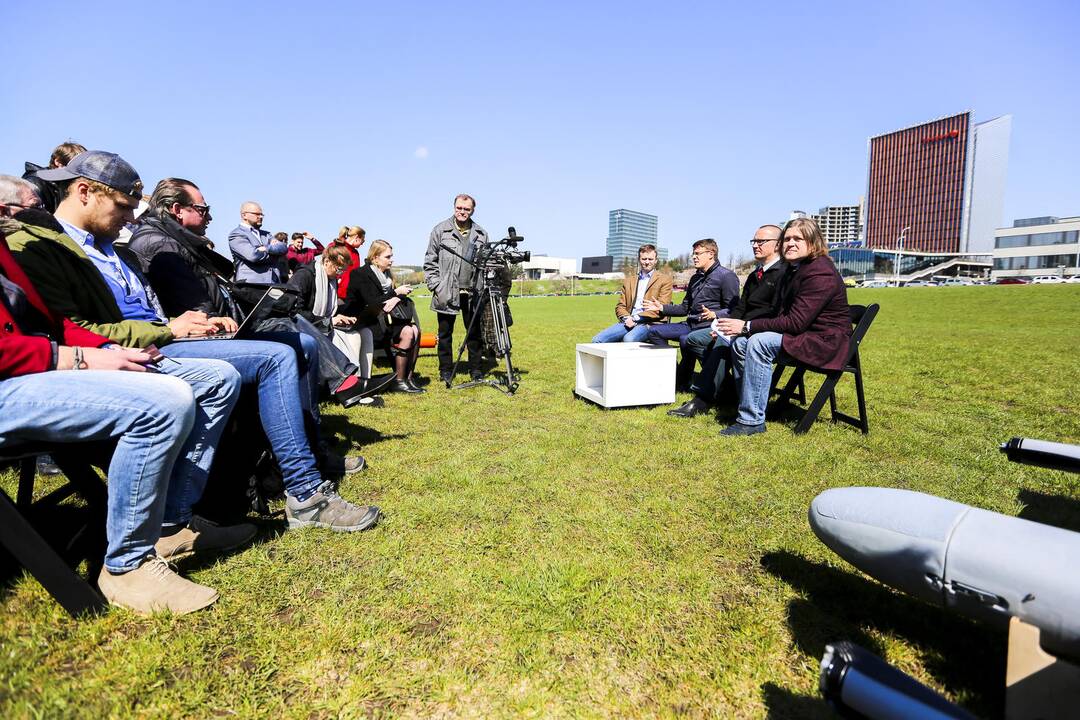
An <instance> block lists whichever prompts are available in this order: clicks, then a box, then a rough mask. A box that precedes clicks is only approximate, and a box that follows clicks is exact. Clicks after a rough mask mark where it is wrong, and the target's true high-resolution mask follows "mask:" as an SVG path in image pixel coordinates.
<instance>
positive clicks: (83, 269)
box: [8, 151, 380, 532]
mask: <svg viewBox="0 0 1080 720" xmlns="http://www.w3.org/2000/svg"><path fill="white" fill-rule="evenodd" d="M42 173H49V174H48V175H46V178H45V179H47V180H54V181H63V182H64V184H65V186H64V187H63V192H64V194H63V200H62V201H61V202H60V205H59V207H58V208H57V210H56V219H57V220H58V221H59V222H60V223H61V225H63V226H64V228H65V229H66V230H67V231H68V232H69V233H72V234H73V235H74V236H75V237H76V238H78V239H77V240H76V239H73V237H72V236H69V235H67V234H64V233H58V232H56V231H53V230H49V229H47V228H41V227H36V226H32V225H25V224H23V225H22V227H21V229H20V230H19V231H18V232H15V233H13V234H12V235H10V236H9V238H8V240H9V243H10V245H11V248H12V250H13V251H14V252H15V255H16V259H17V260H18V262H19V263H20V264H21V265H22V267H23V269H24V270H25V271H26V273H27V275H29V276H31V278H32V279H33V280H34V283H35V284H36V285H37V286H38V289H39V290H40V292H41V294H42V297H43V298H44V299H45V302H46V303H47V304H48V305H49V307H51V308H52V309H53V310H54V311H56V312H58V313H62V314H64V315H66V316H67V317H70V318H71V319H72V320H74V321H75V322H76V323H78V324H80V325H82V326H83V327H86V328H87V329H90V330H93V331H94V332H98V333H100V334H102V335H104V336H105V337H107V338H109V339H110V340H112V341H113V342H115V343H118V344H120V345H125V346H134V347H149V346H161V353H162V354H163V355H165V356H167V357H170V358H182V357H186V358H213V359H219V360H224V361H225V362H227V363H229V364H230V365H232V366H233V367H234V368H235V369H236V370H237V371H238V372H239V373H240V377H241V380H242V382H244V383H245V384H252V383H253V384H255V385H256V387H257V389H258V399H259V415H260V419H261V420H262V425H263V429H264V430H265V432H266V436H267V439H268V440H269V442H270V447H271V450H272V451H273V453H274V457H275V458H276V459H277V461H278V464H279V466H280V468H281V471H282V475H283V480H284V483H285V493H286V496H287V497H286V510H285V513H286V517H287V518H288V520H289V526H290V527H306V526H310V525H318V526H322V527H331V528H333V529H335V530H343V531H350V532H351V531H358V530H364V529H366V528H369V527H371V526H373V525H374V524H375V523H376V521H377V520H378V518H379V514H380V513H379V509H378V508H377V507H375V506H360V507H358V506H356V505H353V504H351V503H349V502H347V501H346V500H344V499H343V498H341V496H339V495H338V494H337V492H336V490H335V484H334V482H333V481H332V480H329V479H326V480H324V479H323V477H322V475H321V473H320V471H319V469H318V467H317V465H316V460H315V456H314V454H313V453H312V449H311V442H310V440H309V438H308V436H307V433H306V429H305V426H304V415H303V405H302V401H301V397H300V394H301V388H300V379H299V375H298V369H297V358H296V353H295V352H294V351H293V350H292V349H290V348H289V347H288V346H286V345H283V344H281V343H277V342H265V341H254V340H203V341H199V342H172V341H173V339H174V338H184V337H189V336H197V335H200V334H206V333H207V332H210V331H213V330H215V329H216V328H218V327H221V326H223V325H224V324H225V321H224V319H223V318H210V317H207V316H206V315H205V314H204V313H199V312H187V313H184V314H183V315H181V316H180V317H178V318H175V319H173V320H172V321H169V322H168V323H166V321H165V319H164V318H163V316H162V314H161V313H160V311H158V310H157V309H156V308H155V307H154V303H152V302H151V297H150V295H148V293H147V291H146V288H145V287H144V286H143V283H142V281H141V280H140V278H139V276H138V275H137V274H136V273H135V272H133V271H132V270H131V268H129V267H128V266H126V265H125V264H124V263H123V262H122V261H121V260H120V258H118V257H117V256H116V253H115V252H113V251H112V247H111V240H112V235H113V234H114V233H115V232H116V231H117V230H118V229H119V228H120V227H122V226H123V225H124V223H125V222H129V221H130V220H131V215H132V212H133V210H134V208H135V206H136V205H137V202H138V201H137V200H136V197H137V196H138V189H139V188H141V182H139V179H138V177H139V176H138V174H137V173H136V172H135V169H134V168H132V167H131V166H130V165H129V164H127V163H126V162H125V161H124V160H123V159H122V158H120V157H119V156H117V155H113V154H111V153H103V152H97V151H91V152H87V153H83V154H81V155H79V156H78V157H76V158H75V159H74V160H72V161H71V163H69V164H68V165H67V167H66V168H63V169H59V170H53V171H42ZM121 307H123V309H121ZM159 369H160V370H161V372H165V373H172V372H173V371H174V370H173V363H162V364H161V366H160V368H159ZM324 464H325V466H326V469H327V471H329V472H340V471H341V470H348V469H349V468H348V465H347V464H346V462H345V461H343V459H342V458H340V457H338V458H334V457H333V456H325V458H324ZM362 466H363V463H362V461H359V462H358V463H357V464H356V467H357V469H359V468H360V467H362Z"/></svg>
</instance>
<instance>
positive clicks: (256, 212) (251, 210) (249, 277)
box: [229, 201, 289, 285]
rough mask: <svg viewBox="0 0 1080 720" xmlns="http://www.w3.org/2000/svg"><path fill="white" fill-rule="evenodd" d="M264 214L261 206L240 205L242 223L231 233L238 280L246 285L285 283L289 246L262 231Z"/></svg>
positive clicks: (230, 244)
mask: <svg viewBox="0 0 1080 720" xmlns="http://www.w3.org/2000/svg"><path fill="white" fill-rule="evenodd" d="M262 224H263V211H262V207H260V206H259V203H255V202H250V201H248V202H245V203H244V204H243V205H241V206H240V224H239V225H238V226H237V227H236V228H235V229H234V230H233V231H232V232H231V233H229V249H230V250H232V255H233V263H234V264H235V265H236V279H237V280H240V281H243V282H250V283H263V284H265V285H269V284H272V283H279V282H284V280H283V279H282V277H281V269H280V266H279V263H280V262H282V261H284V260H285V255H286V253H288V251H289V246H288V244H287V243H285V242H282V241H280V240H278V239H277V238H275V237H274V236H272V235H271V234H270V233H269V232H268V231H266V230H263V229H262Z"/></svg>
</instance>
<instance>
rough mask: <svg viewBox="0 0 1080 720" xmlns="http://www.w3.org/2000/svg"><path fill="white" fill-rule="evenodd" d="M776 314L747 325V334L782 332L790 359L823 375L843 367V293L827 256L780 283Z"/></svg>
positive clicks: (846, 329)
mask: <svg viewBox="0 0 1080 720" xmlns="http://www.w3.org/2000/svg"><path fill="white" fill-rule="evenodd" d="M781 282H782V283H783V285H782V287H781V288H780V308H779V310H780V312H779V314H778V315H776V316H775V317H771V318H757V319H756V320H752V321H751V322H750V332H751V333H759V332H778V333H783V335H784V338H783V341H782V342H783V348H784V352H786V353H787V354H788V355H790V356H791V357H793V358H795V359H796V360H798V361H800V362H804V363H806V364H807V365H813V366H814V367H818V368H822V369H824V370H839V369H840V368H842V367H843V366H844V361H845V360H846V359H847V354H848V341H849V339H850V337H851V312H850V311H849V310H848V302H847V288H845V287H844V281H843V280H842V279H841V277H840V273H839V272H837V271H836V266H835V265H833V261H832V260H831V259H830V258H829V256H828V255H822V256H820V257H816V258H814V259H813V260H809V261H807V260H804V261H803V262H801V263H800V264H799V266H798V267H797V268H795V270H794V271H793V272H789V274H788V275H787V276H786V277H785V278H784V279H783V280H782V281H781Z"/></svg>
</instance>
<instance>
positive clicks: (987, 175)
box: [960, 115, 1012, 255]
mask: <svg viewBox="0 0 1080 720" xmlns="http://www.w3.org/2000/svg"><path fill="white" fill-rule="evenodd" d="M1011 134H1012V115H1002V116H1001V117H998V118H994V119H993V120H987V121H986V122H982V123H979V124H977V125H975V126H974V127H973V128H972V131H971V153H970V154H969V155H968V170H967V172H966V173H965V179H966V180H967V182H966V183H965V185H966V187H965V189H964V229H963V233H962V235H961V237H962V238H963V239H964V241H963V242H962V243H961V245H960V252H965V253H969V254H972V255H977V254H979V253H989V252H990V251H991V250H993V249H994V245H995V236H996V233H995V232H994V229H995V228H997V227H998V226H999V225H1001V221H1002V217H1001V215H1002V209H1003V208H1004V207H1005V177H1006V174H1007V172H1008V168H1009V136H1010V135H1011Z"/></svg>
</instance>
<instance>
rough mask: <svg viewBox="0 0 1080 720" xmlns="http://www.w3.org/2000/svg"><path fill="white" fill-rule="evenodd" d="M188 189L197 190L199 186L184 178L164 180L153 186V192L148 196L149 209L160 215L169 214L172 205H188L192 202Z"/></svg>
mask: <svg viewBox="0 0 1080 720" xmlns="http://www.w3.org/2000/svg"><path fill="white" fill-rule="evenodd" d="M190 188H194V189H195V190H198V189H199V186H198V185H196V184H195V183H193V182H191V181H190V180H185V179H184V178H175V177H170V178H165V179H164V180H162V181H161V182H159V183H158V184H157V185H155V186H154V192H153V194H151V195H150V209H151V210H153V211H154V212H156V213H157V214H158V215H161V214H163V213H164V214H168V213H171V212H172V206H173V205H180V206H184V205H190V204H191V203H192V201H193V200H194V198H192V197H191V193H190V192H189V189H190Z"/></svg>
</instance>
